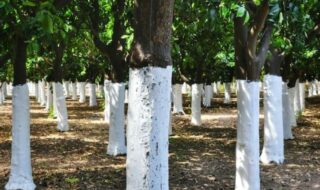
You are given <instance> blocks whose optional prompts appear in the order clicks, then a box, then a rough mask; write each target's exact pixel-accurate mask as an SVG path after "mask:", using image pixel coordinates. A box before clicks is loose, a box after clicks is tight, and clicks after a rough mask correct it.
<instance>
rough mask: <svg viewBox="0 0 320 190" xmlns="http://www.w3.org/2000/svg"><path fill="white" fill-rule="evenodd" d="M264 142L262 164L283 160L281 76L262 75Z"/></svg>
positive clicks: (278, 162) (277, 162) (281, 161)
mask: <svg viewBox="0 0 320 190" xmlns="http://www.w3.org/2000/svg"><path fill="white" fill-rule="evenodd" d="M263 86H264V144H263V149H262V153H261V156H260V161H261V162H262V163H263V164H269V163H271V162H274V163H276V164H282V163H283V161H284V143H283V117H282V113H283V112H282V77H279V76H275V75H265V76H264V85H263Z"/></svg>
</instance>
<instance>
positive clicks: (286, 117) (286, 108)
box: [282, 82, 295, 140]
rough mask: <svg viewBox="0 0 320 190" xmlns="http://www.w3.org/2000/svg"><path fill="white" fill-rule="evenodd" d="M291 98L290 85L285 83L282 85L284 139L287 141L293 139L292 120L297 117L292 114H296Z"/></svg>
mask: <svg viewBox="0 0 320 190" xmlns="http://www.w3.org/2000/svg"><path fill="white" fill-rule="evenodd" d="M290 104H291V102H290V96H289V92H288V83H286V82H283V83H282V113H283V114H282V116H283V138H284V139H285V140H287V139H293V135H292V129H291V120H292V118H291V117H293V119H294V120H295V116H294V115H292V116H291V114H294V112H293V110H292V107H291V106H290Z"/></svg>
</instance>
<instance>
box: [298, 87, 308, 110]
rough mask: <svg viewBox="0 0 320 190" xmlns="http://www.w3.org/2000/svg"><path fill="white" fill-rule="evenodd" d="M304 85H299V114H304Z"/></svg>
mask: <svg viewBox="0 0 320 190" xmlns="http://www.w3.org/2000/svg"><path fill="white" fill-rule="evenodd" d="M305 90H306V89H305V84H304V83H299V98H300V110H301V112H304V110H305V106H306V103H305V96H306V95H305V94H306V93H305Z"/></svg>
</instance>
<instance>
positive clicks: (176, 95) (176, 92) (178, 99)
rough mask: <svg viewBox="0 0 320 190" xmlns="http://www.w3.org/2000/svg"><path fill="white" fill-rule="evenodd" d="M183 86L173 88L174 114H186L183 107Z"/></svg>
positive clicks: (176, 85)
mask: <svg viewBox="0 0 320 190" xmlns="http://www.w3.org/2000/svg"><path fill="white" fill-rule="evenodd" d="M182 86H183V85H181V84H175V85H173V86H172V95H173V97H172V99H173V113H178V114H185V113H184V111H183V105H182V103H183V102H182Z"/></svg>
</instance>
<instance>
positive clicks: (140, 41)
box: [130, 0, 173, 68]
mask: <svg viewBox="0 0 320 190" xmlns="http://www.w3.org/2000/svg"><path fill="white" fill-rule="evenodd" d="M136 4H137V5H139V6H138V8H137V9H136V12H135V18H136V20H135V25H134V29H135V30H134V37H135V41H134V45H133V48H132V51H131V56H130V67H131V68H142V67H146V66H154V67H162V68H165V67H167V66H169V65H172V60H171V52H170V50H171V41H170V40H171V30H172V29H171V25H172V16H173V8H172V7H173V0H158V1H155V0H137V1H136ZM168 10H170V11H168Z"/></svg>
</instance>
